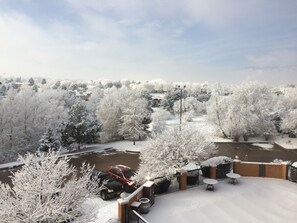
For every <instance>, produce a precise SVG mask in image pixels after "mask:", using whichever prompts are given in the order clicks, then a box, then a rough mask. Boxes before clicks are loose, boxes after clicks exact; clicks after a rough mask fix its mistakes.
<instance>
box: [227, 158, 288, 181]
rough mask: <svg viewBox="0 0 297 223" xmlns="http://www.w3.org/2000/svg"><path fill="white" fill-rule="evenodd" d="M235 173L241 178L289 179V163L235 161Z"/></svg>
mask: <svg viewBox="0 0 297 223" xmlns="http://www.w3.org/2000/svg"><path fill="white" fill-rule="evenodd" d="M233 172H234V173H238V174H240V175H241V176H249V177H270V178H279V179H285V180H286V179H288V165H287V163H258V162H241V161H240V160H235V161H234V163H233Z"/></svg>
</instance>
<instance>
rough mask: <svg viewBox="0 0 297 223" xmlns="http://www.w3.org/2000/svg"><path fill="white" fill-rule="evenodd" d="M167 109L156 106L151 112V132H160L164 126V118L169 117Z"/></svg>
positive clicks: (156, 133) (155, 133)
mask: <svg viewBox="0 0 297 223" xmlns="http://www.w3.org/2000/svg"><path fill="white" fill-rule="evenodd" d="M170 116H171V114H170V113H169V111H167V110H165V109H162V108H158V109H156V110H155V111H154V112H153V114H152V120H153V122H152V133H153V134H154V135H158V134H160V133H162V132H163V131H164V130H165V128H166V120H168V119H169V118H170Z"/></svg>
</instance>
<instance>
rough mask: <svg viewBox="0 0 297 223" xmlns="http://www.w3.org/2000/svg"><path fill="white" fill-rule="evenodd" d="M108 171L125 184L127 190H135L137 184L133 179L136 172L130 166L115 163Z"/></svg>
mask: <svg viewBox="0 0 297 223" xmlns="http://www.w3.org/2000/svg"><path fill="white" fill-rule="evenodd" d="M107 172H108V173H109V174H110V175H111V176H112V177H113V178H114V179H116V180H117V181H119V182H121V183H122V184H123V185H124V190H125V192H132V191H134V190H135V189H136V188H137V186H136V184H135V182H133V181H132V180H131V177H133V176H134V175H135V174H136V172H135V171H134V170H133V169H131V168H130V167H128V166H124V165H115V166H111V167H109V168H108V170H107Z"/></svg>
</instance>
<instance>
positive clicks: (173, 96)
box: [162, 89, 187, 112]
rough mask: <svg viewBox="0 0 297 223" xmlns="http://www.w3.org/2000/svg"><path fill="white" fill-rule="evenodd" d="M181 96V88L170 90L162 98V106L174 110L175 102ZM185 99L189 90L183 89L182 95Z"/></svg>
mask: <svg viewBox="0 0 297 223" xmlns="http://www.w3.org/2000/svg"><path fill="white" fill-rule="evenodd" d="M180 97H181V90H180V89H174V90H171V91H168V92H167V93H166V94H165V97H164V99H163V100H162V106H163V108H164V109H166V110H168V111H170V112H173V106H174V103H175V102H176V101H178V100H180ZM182 97H183V99H185V98H186V97H187V92H186V91H183V95H182Z"/></svg>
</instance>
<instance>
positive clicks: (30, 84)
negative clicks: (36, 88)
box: [28, 77, 35, 86]
mask: <svg viewBox="0 0 297 223" xmlns="http://www.w3.org/2000/svg"><path fill="white" fill-rule="evenodd" d="M28 82H29V86H33V85H34V83H35V81H34V79H33V78H32V77H30V79H29V81H28Z"/></svg>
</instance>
